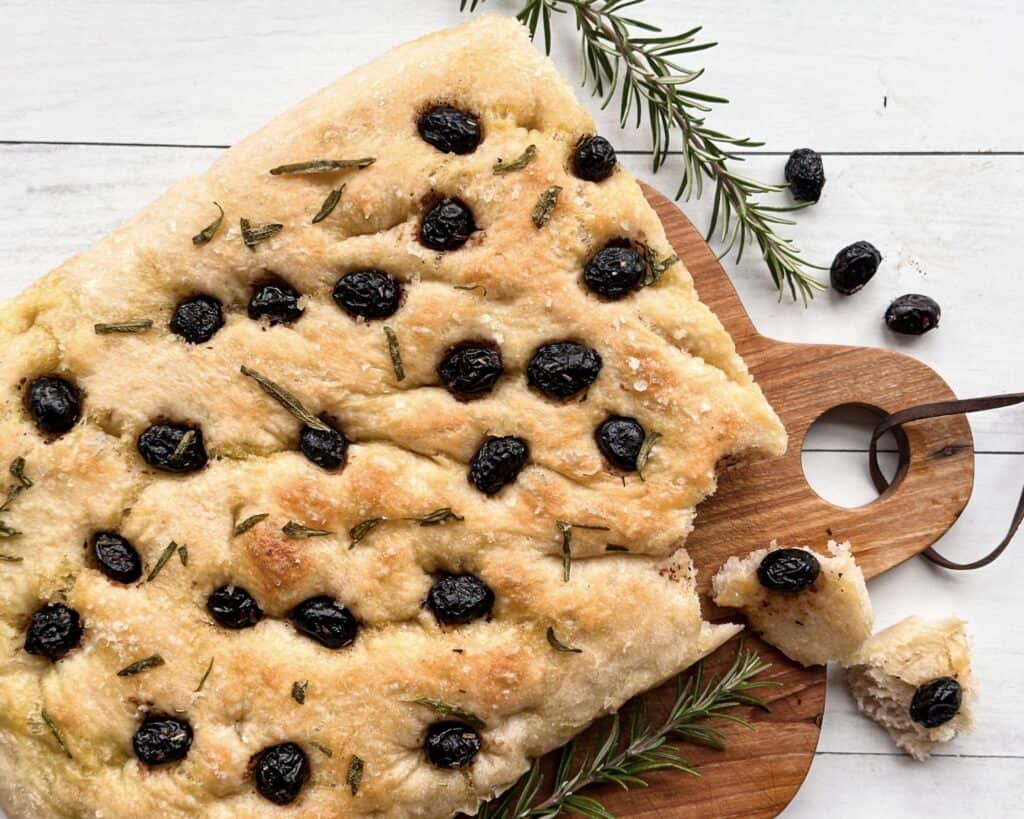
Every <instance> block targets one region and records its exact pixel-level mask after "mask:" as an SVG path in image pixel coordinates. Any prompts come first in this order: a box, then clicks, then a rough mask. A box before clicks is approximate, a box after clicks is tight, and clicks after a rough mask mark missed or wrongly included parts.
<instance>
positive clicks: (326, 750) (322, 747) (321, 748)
mask: <svg viewBox="0 0 1024 819" xmlns="http://www.w3.org/2000/svg"><path fill="white" fill-rule="evenodd" d="M309 744H310V745H312V746H313V747H314V748H316V749H317V750H318V751H319V752H320V753H322V754H323V755H324V756H326V757H328V758H330V757H332V756H334V751H332V750H331V749H330V748H328V747H327V746H326V745H321V744H320V743H319V742H317V741H316V740H313V739H311V740H310V741H309Z"/></svg>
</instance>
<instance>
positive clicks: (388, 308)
mask: <svg viewBox="0 0 1024 819" xmlns="http://www.w3.org/2000/svg"><path fill="white" fill-rule="evenodd" d="M332 295H333V296H334V302H335V304H337V305H338V307H340V308H341V309H342V310H344V311H345V312H346V313H348V314H349V315H350V316H352V317H353V318H362V319H367V320H368V321H369V320H372V319H382V318H387V317H388V316H393V315H394V314H395V311H396V310H397V309H398V304H399V302H400V301H401V300H402V285H401V284H400V283H399V282H398V280H397V279H395V278H394V277H392V276H389V275H388V274H387V273H385V272H384V271H382V270H356V271H354V272H352V273H346V274H345V275H344V276H342V277H341V278H340V279H338V283H337V284H335V285H334V293H333V294H332Z"/></svg>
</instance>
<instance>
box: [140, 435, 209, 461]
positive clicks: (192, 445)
mask: <svg viewBox="0 0 1024 819" xmlns="http://www.w3.org/2000/svg"><path fill="white" fill-rule="evenodd" d="M188 432H194V433H195V435H194V436H192V439H191V440H190V441H188V442H186V444H185V446H184V448H182V450H181V451H180V452H179V451H178V448H179V446H180V445H181V441H182V439H183V438H184V437H185V435H186V433H188ZM138 448H139V454H140V455H141V456H142V458H143V460H145V462H146V463H147V464H149V465H150V466H153V467H156V468H157V469H162V470H163V471H164V472H195V471H196V470H199V469H202V468H203V467H204V466H206V448H205V447H204V446H203V431H202V430H201V429H199V428H198V427H190V426H186V425H185V424H153V426H151V427H149V428H148V429H146V430H145V431H144V432H143V433H142V434H141V435H140V436H139V440H138Z"/></svg>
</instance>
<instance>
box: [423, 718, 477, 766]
mask: <svg viewBox="0 0 1024 819" xmlns="http://www.w3.org/2000/svg"><path fill="white" fill-rule="evenodd" d="M423 749H424V750H425V751H426V752H427V759H429V760H430V764H431V765H434V766H435V767H437V768H465V767H466V766H467V765H469V764H470V763H471V762H472V761H473V760H474V759H476V755H477V754H478V753H480V734H478V733H477V732H476V731H475V730H474V729H473V728H470V727H469V726H468V725H465V724H463V723H461V722H435V723H434V724H433V725H431V726H430V727H429V728H428V729H427V739H426V741H425V742H424V743H423Z"/></svg>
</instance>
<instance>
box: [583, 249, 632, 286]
mask: <svg viewBox="0 0 1024 819" xmlns="http://www.w3.org/2000/svg"><path fill="white" fill-rule="evenodd" d="M646 275H647V260H646V259H645V258H644V257H643V254H642V253H639V252H637V250H636V249H635V248H633V247H631V246H630V245H623V244H610V245H608V246H606V247H605V248H604V249H603V250H599V251H598V252H597V253H596V254H595V255H594V256H593V257H591V259H590V261H588V262H587V264H586V266H585V267H584V268H583V281H584V283H585V284H586V285H587V288H588V289H590V290H591V291H592V292H594V293H597V295H599V296H604V297H605V298H606V299H621V298H622V297H623V296H627V295H629V293H630V292H631V291H633V290H635V289H636V288H637V287H639V286H640V284H641V282H643V280H644V276H646Z"/></svg>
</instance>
